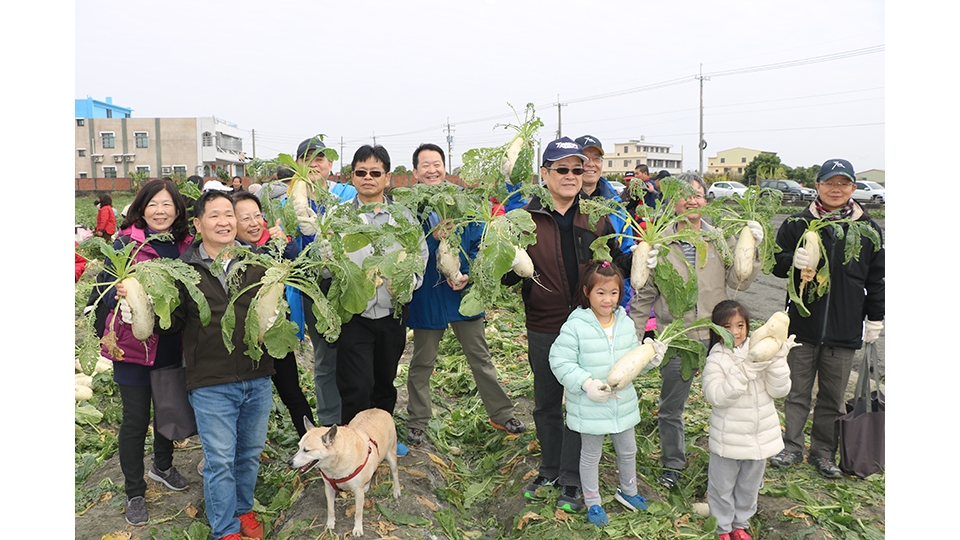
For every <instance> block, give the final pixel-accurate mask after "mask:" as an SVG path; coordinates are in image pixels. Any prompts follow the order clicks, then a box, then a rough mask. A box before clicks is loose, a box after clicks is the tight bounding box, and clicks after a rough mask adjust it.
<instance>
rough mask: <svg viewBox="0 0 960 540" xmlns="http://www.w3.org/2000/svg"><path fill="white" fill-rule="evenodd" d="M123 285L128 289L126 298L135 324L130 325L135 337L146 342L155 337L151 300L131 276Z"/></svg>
mask: <svg viewBox="0 0 960 540" xmlns="http://www.w3.org/2000/svg"><path fill="white" fill-rule="evenodd" d="M121 283H122V284H123V287H124V289H126V292H127V294H126V296H125V297H124V298H125V299H126V301H127V304H129V305H130V315H131V316H132V317H133V322H132V323H131V324H130V327H131V330H133V337H135V338H137V339H139V340H140V341H144V340H146V339H147V338H148V337H150V336H152V335H153V308H152V307H151V306H150V299H149V298H147V293H146V291H144V290H143V287H142V286H141V285H140V282H139V281H137V278H135V277H132V276H131V277H128V278H126V279H124V280H123V281H122V282H121Z"/></svg>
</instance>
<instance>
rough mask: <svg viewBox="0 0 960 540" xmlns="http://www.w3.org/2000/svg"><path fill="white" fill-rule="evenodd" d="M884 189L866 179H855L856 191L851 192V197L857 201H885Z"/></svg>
mask: <svg viewBox="0 0 960 540" xmlns="http://www.w3.org/2000/svg"><path fill="white" fill-rule="evenodd" d="M885 192H886V190H885V189H884V188H883V186H881V185H880V184H878V183H876V182H869V181H867V180H857V191H855V192H854V193H853V199H854V200H855V201H857V202H872V203H885V202H886V193H885Z"/></svg>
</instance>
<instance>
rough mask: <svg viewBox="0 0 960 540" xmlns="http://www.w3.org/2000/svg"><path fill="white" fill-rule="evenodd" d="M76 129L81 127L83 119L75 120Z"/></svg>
mask: <svg viewBox="0 0 960 540" xmlns="http://www.w3.org/2000/svg"><path fill="white" fill-rule="evenodd" d="M77 127H83V118H77Z"/></svg>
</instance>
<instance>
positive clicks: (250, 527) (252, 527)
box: [238, 512, 263, 538]
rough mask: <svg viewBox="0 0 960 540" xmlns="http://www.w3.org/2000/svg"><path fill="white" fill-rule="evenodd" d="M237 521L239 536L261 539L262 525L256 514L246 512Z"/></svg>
mask: <svg viewBox="0 0 960 540" xmlns="http://www.w3.org/2000/svg"><path fill="white" fill-rule="evenodd" d="M238 519H239V520H240V536H245V537H247V538H263V524H262V523H260V520H258V519H257V514H256V513H254V512H247V513H246V514H243V515H242V516H240V517H239V518H238Z"/></svg>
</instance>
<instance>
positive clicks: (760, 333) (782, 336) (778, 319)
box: [750, 311, 790, 345]
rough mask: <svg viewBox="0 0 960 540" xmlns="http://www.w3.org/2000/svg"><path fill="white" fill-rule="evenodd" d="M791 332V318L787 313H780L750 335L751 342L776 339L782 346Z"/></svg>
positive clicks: (775, 314)
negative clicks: (770, 338)
mask: <svg viewBox="0 0 960 540" xmlns="http://www.w3.org/2000/svg"><path fill="white" fill-rule="evenodd" d="M789 330H790V316H789V315H787V312H786V311H778V312H776V313H774V314H773V315H771V316H770V318H769V319H767V322H765V323H763V326H761V327H760V328H757V329H756V330H754V331H753V332H751V333H750V341H751V342H753V341H759V340H761V339H764V338H766V337H770V336H772V337H775V338H777V340H778V341H780V344H781V345H782V344H783V342H784V341H786V340H787V337H788V335H789V334H788V331H789Z"/></svg>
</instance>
